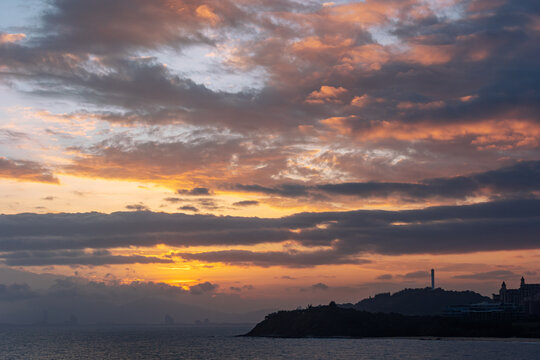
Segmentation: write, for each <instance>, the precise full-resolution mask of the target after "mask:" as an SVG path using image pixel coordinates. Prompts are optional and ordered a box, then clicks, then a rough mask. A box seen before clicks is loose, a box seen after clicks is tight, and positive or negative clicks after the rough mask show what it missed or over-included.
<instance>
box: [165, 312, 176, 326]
mask: <svg viewBox="0 0 540 360" xmlns="http://www.w3.org/2000/svg"><path fill="white" fill-rule="evenodd" d="M163 322H164V323H165V324H166V325H172V324H174V318H173V317H172V316H171V315H169V314H165V318H164V319H163Z"/></svg>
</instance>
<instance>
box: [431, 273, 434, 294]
mask: <svg viewBox="0 0 540 360" xmlns="http://www.w3.org/2000/svg"><path fill="white" fill-rule="evenodd" d="M434 289H435V269H431V290H434Z"/></svg>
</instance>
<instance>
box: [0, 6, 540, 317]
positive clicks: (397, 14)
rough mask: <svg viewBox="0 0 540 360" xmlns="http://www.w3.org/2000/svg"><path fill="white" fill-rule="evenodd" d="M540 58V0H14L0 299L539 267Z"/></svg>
mask: <svg viewBox="0 0 540 360" xmlns="http://www.w3.org/2000/svg"><path fill="white" fill-rule="evenodd" d="M538 58H540V5H539V4H538V2H537V1H532V0H522V1H505V0H496V1H494V0H439V1H435V0H400V1H397V0H379V1H375V0H365V1H335V2H323V1H315V0H237V1H231V0H208V1H195V0H152V1H150V0H113V1H111V0H94V1H85V0H47V1H45V0H32V1H20V0H3V1H2V2H0V94H1V96H0V302H4V303H6V304H9V305H10V306H11V307H13V308H15V307H17V306H19V308H20V309H23V308H24V306H23V305H24V304H26V305H28V304H33V305H32V306H33V308H48V307H51V306H53V304H56V305H57V307H59V306H58V304H59V300H58V294H59V293H60V294H64V295H65V294H67V293H69V294H71V295H69V296H72V297H73V299H75V298H77V299H80V298H81V297H85V298H89V295H88V294H91V296H90V298H94V297H95V301H94V304H96V303H98V302H99V301H105V300H106V301H109V302H110V303H114V304H116V305H119V304H125V303H127V302H129V301H135V300H137V299H139V298H149V297H153V298H156V299H161V300H163V301H172V302H173V303H178V304H180V303H181V304H185V305H186V306H188V305H190V306H201V307H202V308H205V309H210V310H212V311H217V310H220V311H224V312H236V313H238V312H241V311H255V310H260V309H276V308H280V307H292V308H294V307H296V306H305V305H306V304H309V303H314V304H318V303H326V302H329V301H330V300H336V301H338V302H356V301H358V300H360V299H361V298H363V297H365V296H370V295H374V294H376V293H378V292H384V291H392V292H393V291H397V290H399V289H402V288H405V287H424V286H428V285H429V284H430V279H429V270H430V269H431V268H434V269H435V270H436V282H437V285H438V286H441V287H443V288H446V289H457V290H463V289H471V290H476V291H479V292H480V293H482V294H484V295H490V294H491V293H493V292H497V291H498V288H499V285H500V283H501V281H503V280H505V281H506V282H507V284H508V285H509V287H517V284H518V283H519V279H520V277H521V276H525V278H526V279H527V281H528V282H540V268H539V266H538V263H539V261H538V260H539V257H540V238H539V235H538V234H540V197H539V195H540V123H539V119H540V117H539V115H540V85H539V84H540V64H539V63H538V60H537V59H538ZM45 285H46V286H45ZM59 289H60V290H59ZM68 290H69V291H68ZM38 299H39V301H41V303H40V304H41V305H39V306H38V305H36V303H35V302H36V301H38ZM55 299H56V300H55ZM161 300H160V301H161ZM156 301H157V300H156ZM72 302H73V301H72ZM88 306H89V305H88ZM10 309H11V308H10ZM12 310H13V309H11V310H10V311H12ZM79 310H80V309H79ZM74 311H75V310H74ZM21 312H22V313H24V311H23V310H21ZM6 314H7V313H4V315H6ZM214 315H215V314H214ZM2 316H3V315H2V314H0V322H1V321H3V320H2V319H3V318H2ZM6 316H7V315H6ZM25 316H26V318H24V319H25V321H31V317H32V316H33V319H35V317H36V316H38V315H35V314H34V315H31V316H30V315H28V313H26V315H25ZM59 316H60V315H59ZM219 316H221V315H219ZM219 316H218V315H215V318H220V317H219ZM223 316H224V315H223ZM223 316H222V317H221V318H220V319H225V317H223ZM90 318H91V316H89V319H90ZM6 319H7V318H6ZM13 319H14V318H13ZM20 319H22V318H20ZM20 319H18V320H20ZM8 320H9V319H8ZM18 320H17V321H18ZM191 320H193V319H191V318H190V320H189V321H191ZM5 321H7V320H5ZM13 321H15V320H13ZM21 321H22V320H21ZM119 321H120V320H119Z"/></svg>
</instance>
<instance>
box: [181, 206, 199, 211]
mask: <svg viewBox="0 0 540 360" xmlns="http://www.w3.org/2000/svg"><path fill="white" fill-rule="evenodd" d="M178 210H184V211H193V212H198V211H199V209H197V208H196V207H195V206H190V205H186V206H180V207H179V208H178Z"/></svg>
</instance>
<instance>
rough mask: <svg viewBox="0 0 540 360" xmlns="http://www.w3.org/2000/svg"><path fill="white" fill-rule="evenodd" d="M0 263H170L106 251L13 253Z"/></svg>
mask: <svg viewBox="0 0 540 360" xmlns="http://www.w3.org/2000/svg"><path fill="white" fill-rule="evenodd" d="M0 261H1V262H2V263H4V264H5V265H7V266H49V265H70V266H78V265H81V266H82V265H85V266H102V265H118V264H152V263H171V262H173V261H172V260H171V259H162V258H158V257H155V256H142V255H126V256H124V255H112V254H111V253H110V252H109V251H106V250H94V251H93V252H86V251H81V250H60V251H15V252H4V253H2V254H0Z"/></svg>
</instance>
